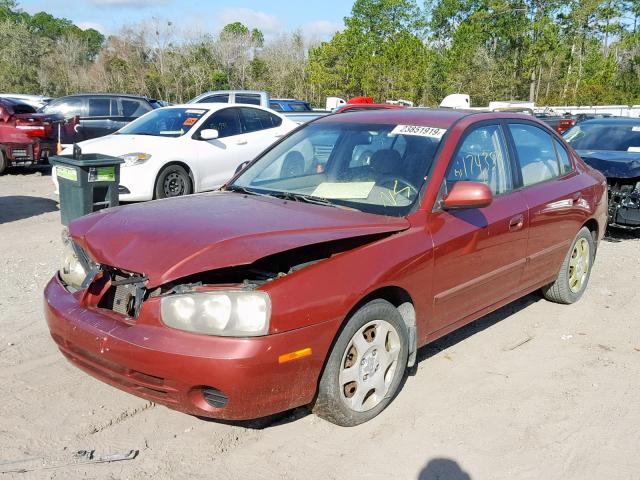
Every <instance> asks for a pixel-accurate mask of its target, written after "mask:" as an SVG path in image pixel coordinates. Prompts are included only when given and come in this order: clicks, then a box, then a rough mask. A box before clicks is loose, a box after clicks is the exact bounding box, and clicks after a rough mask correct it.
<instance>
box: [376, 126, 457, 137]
mask: <svg viewBox="0 0 640 480" xmlns="http://www.w3.org/2000/svg"><path fill="white" fill-rule="evenodd" d="M446 131H447V130H446V129H445V128H436V127H425V126H422V125H397V126H396V127H395V128H394V129H393V130H391V132H389V135H416V136H418V137H429V138H437V139H441V138H442V136H443V135H444V134H445V133H446Z"/></svg>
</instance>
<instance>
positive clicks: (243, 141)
mask: <svg viewBox="0 0 640 480" xmlns="http://www.w3.org/2000/svg"><path fill="white" fill-rule="evenodd" d="M246 144H247V141H246V140H238V141H237V142H236V145H246Z"/></svg>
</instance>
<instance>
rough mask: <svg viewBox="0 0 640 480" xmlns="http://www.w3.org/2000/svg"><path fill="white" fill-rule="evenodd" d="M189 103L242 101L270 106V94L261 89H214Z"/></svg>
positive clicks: (248, 103) (247, 103)
mask: <svg viewBox="0 0 640 480" xmlns="http://www.w3.org/2000/svg"><path fill="white" fill-rule="evenodd" d="M187 103H242V104H245V105H259V106H261V107H266V108H269V107H270V98H269V94H268V93H267V92H264V91H260V90H214V91H211V92H205V93H203V94H201V95H198V96H197V97H195V98H192V99H191V100H189V101H188V102H187Z"/></svg>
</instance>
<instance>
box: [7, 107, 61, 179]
mask: <svg viewBox="0 0 640 480" xmlns="http://www.w3.org/2000/svg"><path fill="white" fill-rule="evenodd" d="M66 128H67V125H66V124H65V120H64V118H62V116H60V115H52V114H46V113H36V110H35V109H34V108H33V107H32V106H31V105H28V104H26V103H22V102H21V101H18V100H11V99H9V98H0V174H2V173H3V172H4V171H5V170H6V169H7V168H8V167H10V166H13V165H35V164H38V163H46V162H47V160H48V157H49V155H50V154H55V152H56V143H57V139H58V130H59V129H60V130H61V131H62V130H64V129H66Z"/></svg>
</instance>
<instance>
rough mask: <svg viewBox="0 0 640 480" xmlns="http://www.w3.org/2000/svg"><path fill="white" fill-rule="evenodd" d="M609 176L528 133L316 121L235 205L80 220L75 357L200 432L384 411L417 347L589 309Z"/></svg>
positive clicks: (75, 253)
mask: <svg viewBox="0 0 640 480" xmlns="http://www.w3.org/2000/svg"><path fill="white" fill-rule="evenodd" d="M606 218H607V197H606V181H605V178H604V177H603V176H602V175H601V174H600V173H598V172H597V171H595V170H592V169H591V168H590V167H588V166H587V165H586V164H585V163H584V162H583V161H582V160H581V159H580V158H579V157H578V156H577V155H576V154H575V152H574V151H573V150H572V149H571V147H569V146H568V145H567V144H566V143H565V141H564V140H563V139H562V138H561V137H560V136H559V135H558V134H556V133H555V132H554V131H552V130H551V129H550V128H548V127H547V126H546V125H544V124H543V123H541V122H540V121H537V120H536V119H533V118H532V117H530V116H525V115H518V114H508V113H480V112H477V113H471V112H462V111H455V110H447V111H438V110H423V109H406V110H405V109H398V110H387V111H368V112H358V113H353V114H349V115H348V116H347V115H332V116H328V117H324V118H321V119H319V120H316V121H314V122H312V123H310V124H307V125H305V126H303V127H301V128H300V129H298V130H296V131H294V132H292V133H291V134H289V135H288V136H286V137H285V138H283V139H282V140H281V141H280V142H278V143H277V144H275V145H274V146H272V147H271V148H270V149H269V150H267V151H266V152H264V153H263V154H262V155H261V156H260V157H258V158H257V159H256V160H254V162H253V163H252V164H251V165H249V166H248V167H247V168H246V169H244V170H243V171H242V172H241V173H239V174H238V175H236V177H235V178H234V179H232V180H231V181H230V182H229V183H228V184H227V186H226V187H225V188H224V189H223V191H219V192H214V193H209V194H202V195H196V196H188V197H182V198H176V199H171V200H164V201H156V202H150V203H146V204H138V205H131V206H126V207H120V208H115V209H111V210H106V211H103V212H99V213H95V214H92V215H89V216H86V217H83V218H81V219H79V220H77V221H75V222H73V223H72V224H71V226H70V229H69V234H68V236H67V238H66V239H65V243H66V248H67V250H66V252H67V253H66V254H65V257H64V259H63V265H62V267H61V269H60V271H59V273H58V274H56V276H55V277H54V278H53V279H52V280H51V281H50V283H49V284H48V286H47V287H46V291H45V301H46V302H45V312H46V317H47V321H48V324H49V328H50V330H51V334H52V336H53V339H54V340H55V341H56V343H57V344H58V346H59V347H60V350H61V351H62V353H63V354H64V355H65V356H66V357H67V358H68V359H69V360H71V362H73V363H74V364H75V365H77V366H78V367H80V368H82V369H84V370H85V371H87V372H88V373H90V374H91V375H93V376H95V377H97V378H99V379H101V380H103V381H105V382H107V383H110V384H111V385H114V386H115V387H118V388H120V389H123V390H125V391H127V392H130V393H132V394H134V395H138V396H140V397H143V398H146V399H149V400H152V401H154V402H157V403H161V404H164V405H166V406H168V407H170V408H173V409H176V410H181V411H183V412H187V413H190V414H193V415H199V416H207V417H214V418H221V419H249V418H257V417H261V416H266V415H269V414H272V413H276V412H280V411H284V410H287V409H290V408H293V407H297V406H301V405H310V406H312V408H313V410H314V411H315V412H316V413H317V414H318V415H320V416H321V417H323V418H325V419H327V420H329V421H331V422H334V423H336V424H339V425H345V426H350V425H356V424H359V423H362V422H364V421H367V420H369V419H371V418H373V417H374V416H376V415H377V414H379V413H380V412H381V411H382V410H383V409H384V408H385V407H386V406H387V405H388V404H389V403H390V402H391V400H392V399H393V397H394V396H395V395H396V393H397V391H398V389H399V387H400V385H401V382H402V379H403V376H404V375H405V372H406V370H407V367H408V366H412V365H413V364H414V363H415V361H416V352H417V349H418V348H419V347H421V346H423V345H425V344H426V343H428V342H431V341H433V340H435V339H437V338H439V337H441V336H443V335H445V334H447V333H449V332H451V331H452V330H455V329H457V328H459V327H461V326H463V325H465V324H467V323H469V322H471V321H473V320H475V319H477V318H479V317H481V316H483V315H485V314H486V313H488V312H490V311H492V310H495V309H497V308H499V307H501V306H503V305H505V304H507V303H509V302H511V301H513V300H514V299H516V298H518V297H522V296H523V295H526V294H528V293H531V292H533V291H535V290H538V289H541V290H542V293H543V295H544V296H545V297H546V298H548V299H549V300H552V301H555V302H560V303H566V304H569V303H572V302H575V301H577V300H578V299H579V298H580V297H581V295H582V294H583V292H584V291H585V288H586V287H587V283H588V280H589V274H590V272H591V266H592V264H593V261H594V259H595V254H596V248H597V245H598V242H599V241H600V239H601V238H602V236H603V234H604V231H605V225H606Z"/></svg>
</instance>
